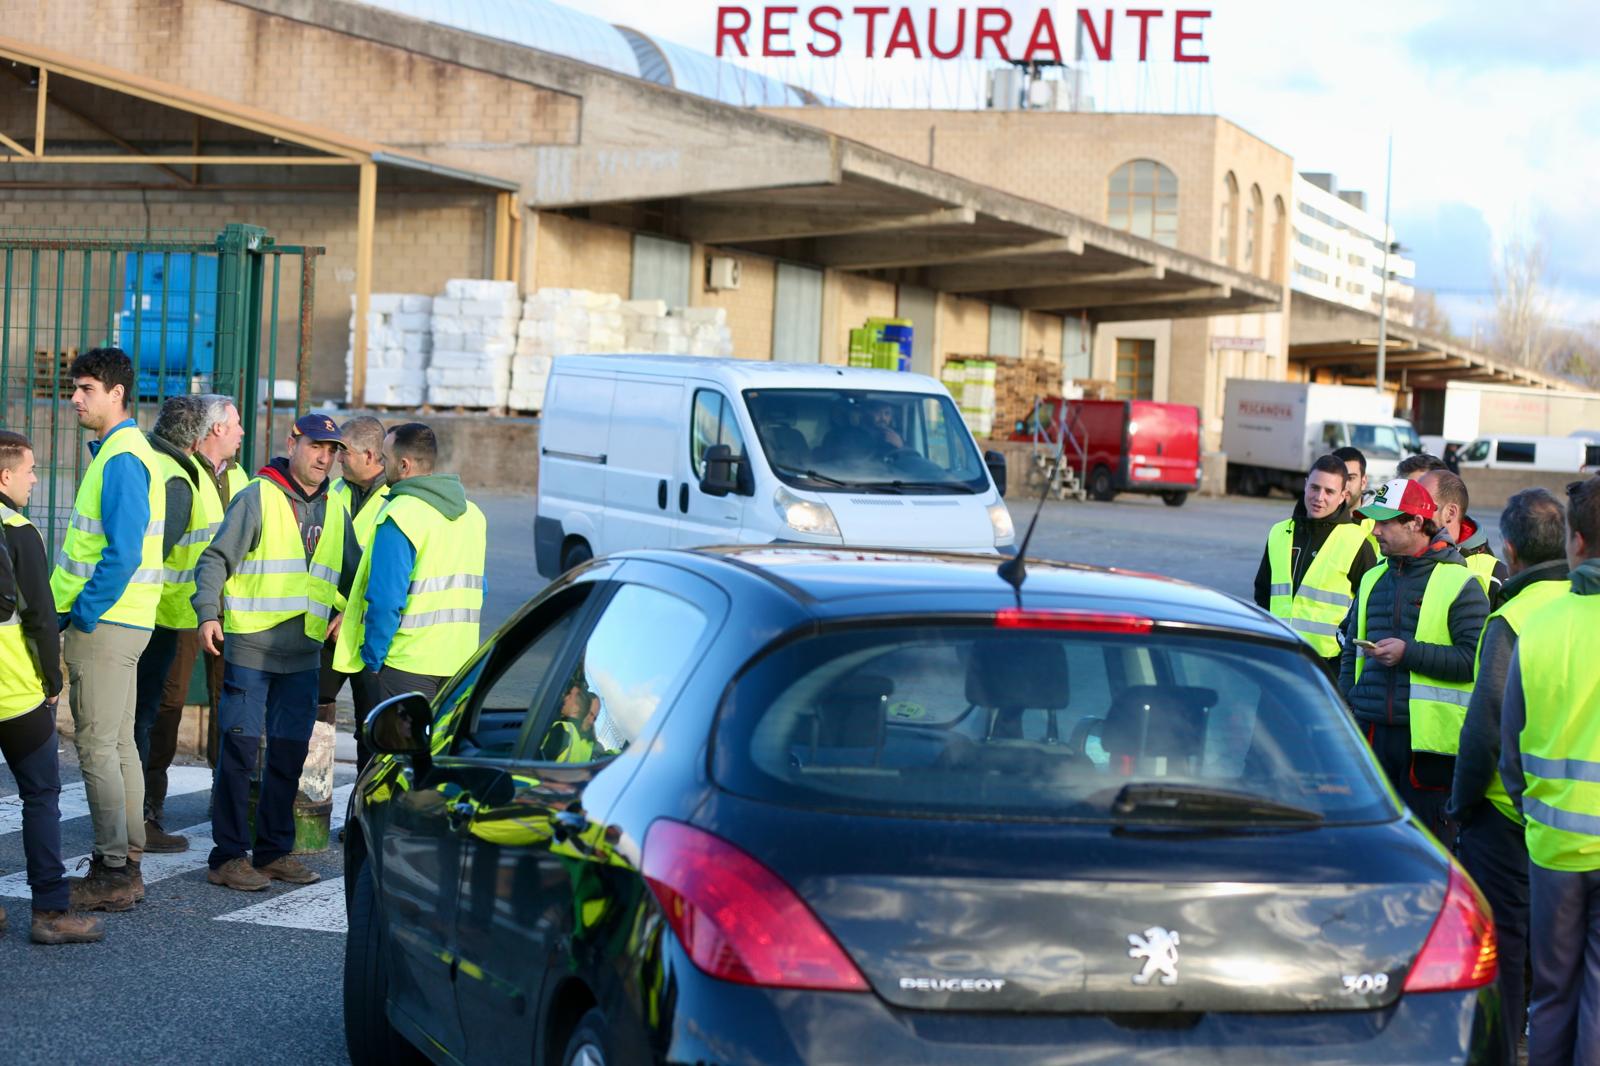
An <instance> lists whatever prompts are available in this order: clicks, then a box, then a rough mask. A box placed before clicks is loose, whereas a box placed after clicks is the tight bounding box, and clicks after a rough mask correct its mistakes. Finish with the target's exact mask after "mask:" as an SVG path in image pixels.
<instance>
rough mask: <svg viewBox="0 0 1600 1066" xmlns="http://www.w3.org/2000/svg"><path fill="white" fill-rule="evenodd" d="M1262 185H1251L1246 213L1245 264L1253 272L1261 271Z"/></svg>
mask: <svg viewBox="0 0 1600 1066" xmlns="http://www.w3.org/2000/svg"><path fill="white" fill-rule="evenodd" d="M1261 222H1262V218H1261V186H1259V185H1252V186H1250V203H1249V205H1248V206H1246V207H1245V214H1244V264H1245V267H1246V268H1247V269H1248V270H1249V271H1250V273H1252V274H1256V275H1260V273H1261V245H1262V243H1263V242H1262V240H1261Z"/></svg>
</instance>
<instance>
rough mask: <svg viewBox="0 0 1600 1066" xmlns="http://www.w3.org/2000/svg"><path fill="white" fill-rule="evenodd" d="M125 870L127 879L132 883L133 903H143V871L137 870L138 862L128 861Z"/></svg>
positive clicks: (136, 860)
mask: <svg viewBox="0 0 1600 1066" xmlns="http://www.w3.org/2000/svg"><path fill="white" fill-rule="evenodd" d="M125 869H127V871H128V879H129V880H130V881H132V882H133V901H134V902H135V903H143V902H144V871H143V870H141V869H140V868H139V860H138V859H129V860H128V865H127V866H126V867H125Z"/></svg>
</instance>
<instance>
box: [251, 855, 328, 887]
mask: <svg viewBox="0 0 1600 1066" xmlns="http://www.w3.org/2000/svg"><path fill="white" fill-rule="evenodd" d="M256 872H257V873H261V874H266V875H267V876H268V877H270V878H272V879H273V880H275V881H287V882H289V883H290V884H291V885H314V884H316V883H317V882H318V881H320V880H322V875H321V874H319V873H316V872H315V871H313V870H312V869H311V868H310V867H308V866H307V865H306V864H305V863H303V862H301V861H300V860H299V859H296V858H294V857H293V856H290V855H284V856H282V857H281V858H277V859H273V860H272V861H271V862H269V863H267V864H266V865H265V866H257V867H256Z"/></svg>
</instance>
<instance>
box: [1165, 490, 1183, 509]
mask: <svg viewBox="0 0 1600 1066" xmlns="http://www.w3.org/2000/svg"><path fill="white" fill-rule="evenodd" d="M1188 498H1189V494H1188V493H1187V492H1163V493H1162V494H1161V502H1162V503H1164V504H1166V505H1167V506H1168V507H1182V506H1183V501H1184V500H1187V499H1188Z"/></svg>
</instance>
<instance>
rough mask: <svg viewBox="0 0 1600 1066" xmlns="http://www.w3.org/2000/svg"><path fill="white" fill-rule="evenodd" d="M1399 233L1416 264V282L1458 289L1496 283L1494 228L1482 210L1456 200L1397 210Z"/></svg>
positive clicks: (1464, 290) (1468, 290)
mask: <svg viewBox="0 0 1600 1066" xmlns="http://www.w3.org/2000/svg"><path fill="white" fill-rule="evenodd" d="M1394 228H1395V232H1396V233H1397V234H1399V235H1400V240H1401V243H1402V244H1403V245H1404V246H1405V247H1406V249H1407V250H1408V254H1409V255H1410V257H1411V258H1412V259H1414V260H1415V261H1416V264H1417V284H1418V285H1419V286H1420V287H1422V288H1425V289H1435V290H1451V291H1454V292H1458V293H1471V292H1479V291H1486V290H1488V289H1490V288H1492V287H1493V285H1494V256H1495V241H1494V231H1493V230H1492V229H1491V228H1490V226H1489V220H1488V219H1486V218H1484V216H1483V212H1482V211H1480V210H1479V209H1478V208H1476V207H1473V206H1472V205H1471V204H1464V203H1459V202H1455V201H1446V202H1444V203H1440V204H1436V205H1433V206H1432V207H1431V208H1429V207H1426V206H1419V207H1417V208H1413V209H1411V210H1409V211H1401V212H1398V213H1397V214H1396V216H1395V218H1394Z"/></svg>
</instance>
